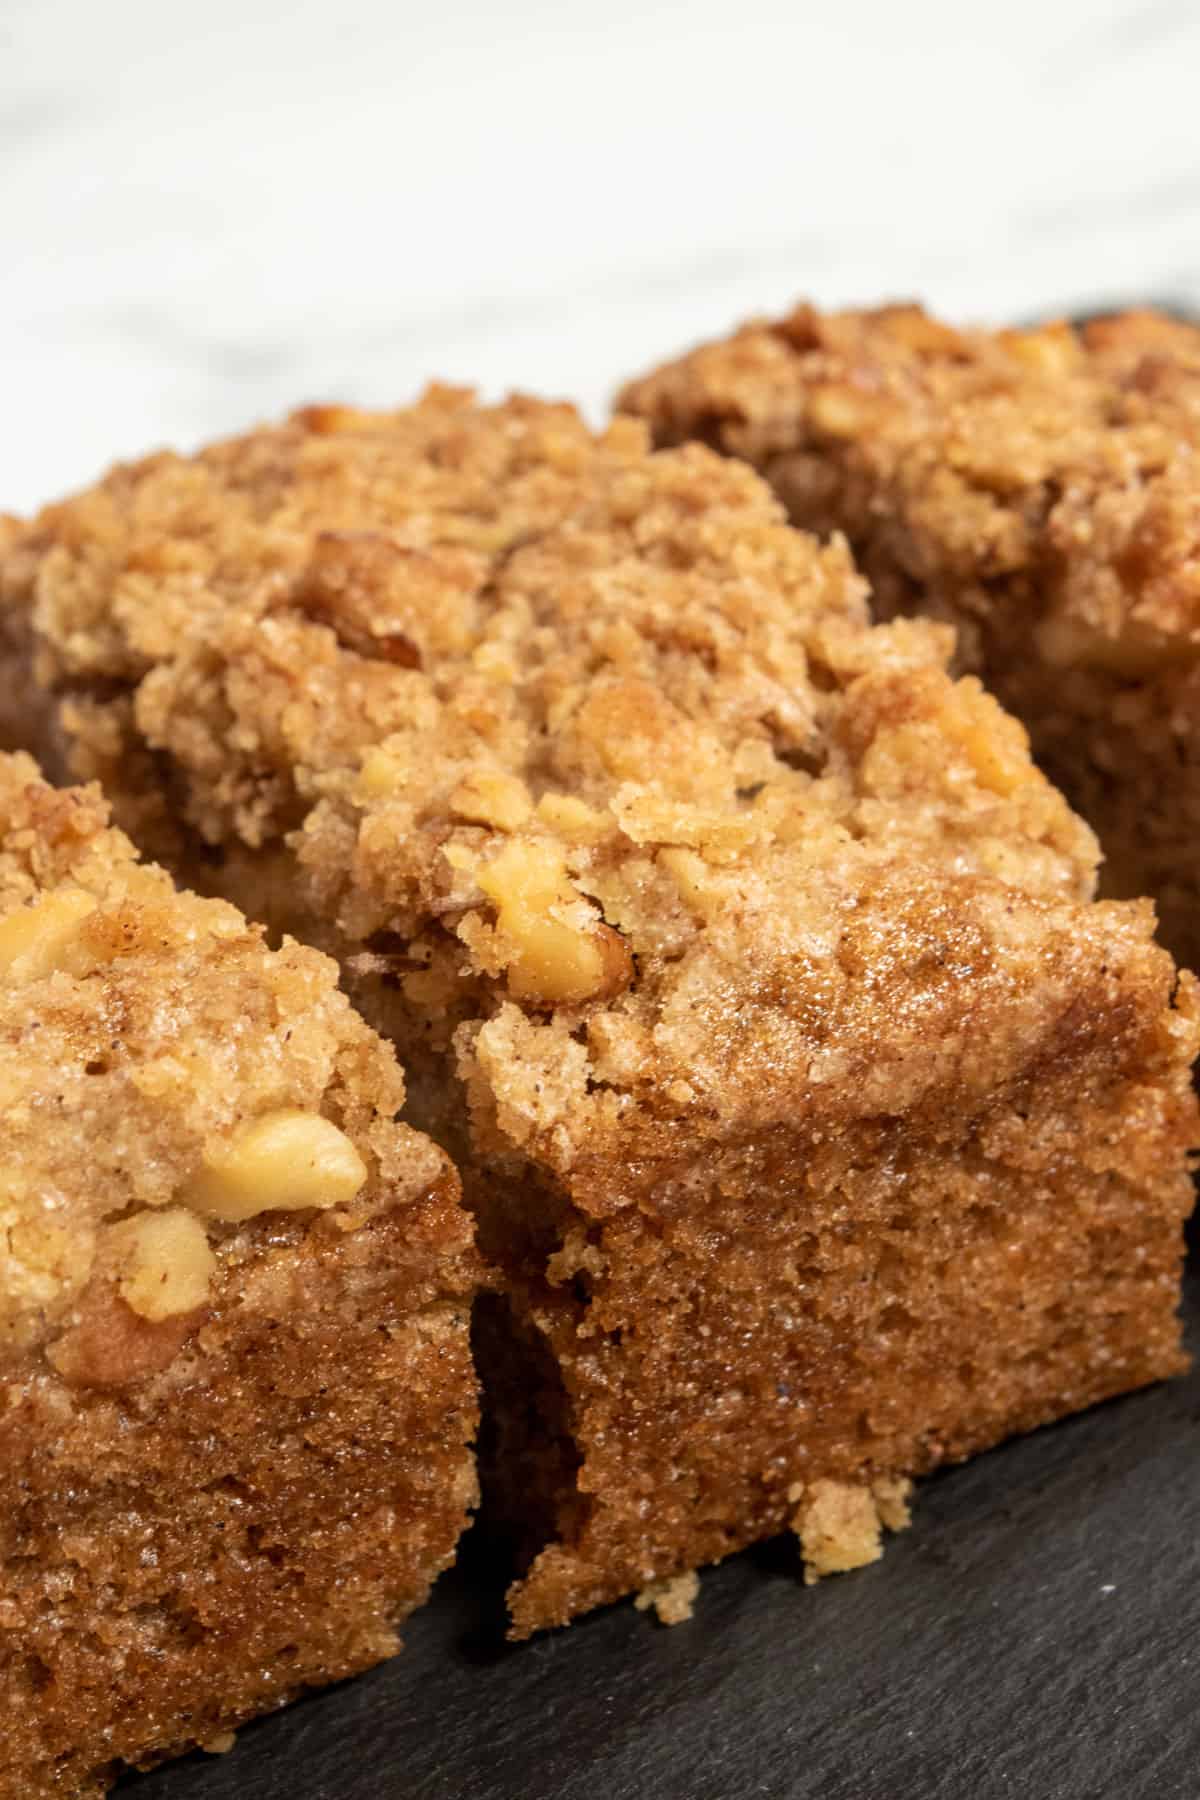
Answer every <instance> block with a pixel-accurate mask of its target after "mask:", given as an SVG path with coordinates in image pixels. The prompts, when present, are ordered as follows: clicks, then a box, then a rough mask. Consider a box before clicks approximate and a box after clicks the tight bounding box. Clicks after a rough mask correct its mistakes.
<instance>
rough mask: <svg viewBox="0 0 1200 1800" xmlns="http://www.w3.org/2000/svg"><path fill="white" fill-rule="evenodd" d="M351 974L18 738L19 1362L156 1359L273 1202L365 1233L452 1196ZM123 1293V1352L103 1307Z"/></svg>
mask: <svg viewBox="0 0 1200 1800" xmlns="http://www.w3.org/2000/svg"><path fill="white" fill-rule="evenodd" d="M336 984H337V969H336V966H335V965H334V964H333V963H332V962H331V961H330V960H329V959H328V958H327V957H324V956H321V955H320V954H318V953H317V952H316V951H313V950H308V949H305V948H302V947H300V946H299V945H296V944H292V943H288V944H285V946H284V947H283V948H282V949H281V950H278V951H271V950H269V949H268V948H267V947H266V945H265V943H264V941H263V933H262V930H261V928H260V927H257V926H251V925H247V923H246V921H245V920H244V919H243V918H242V916H241V915H240V914H239V913H237V912H236V911H235V910H234V909H233V908H232V907H231V906H227V905H226V904H225V903H224V902H222V901H220V900H204V899H200V898H198V897H197V896H196V895H194V894H189V893H180V892H177V891H176V890H175V888H174V887H173V886H172V884H171V882H170V880H169V879H168V877H167V876H166V875H165V874H164V873H163V872H162V871H161V870H160V869H157V868H154V867H152V866H147V865H143V864H141V863H139V862H138V861H137V859H136V856H135V854H134V851H133V849H132V846H131V845H130V844H129V842H128V841H127V839H125V838H124V837H123V836H122V834H121V833H120V832H119V831H116V830H114V829H112V828H111V826H110V825H109V824H108V817H107V809H106V807H105V805H104V802H103V801H102V799H101V797H100V795H99V793H98V791H97V790H96V789H94V788H85V789H80V788H76V789H67V790H60V789H55V788H52V787H50V786H48V785H47V784H46V783H45V782H44V781H43V780H41V778H40V776H39V774H38V771H37V769H36V767H35V765H34V764H33V763H32V762H31V761H30V759H29V758H28V757H26V756H21V755H17V756H5V757H0V1118H2V1120H3V1147H2V1149H0V1371H2V1370H3V1368H4V1365H5V1363H6V1362H7V1361H9V1360H10V1359H11V1358H12V1357H13V1356H14V1355H20V1354H21V1353H23V1352H28V1351H29V1350H30V1349H31V1348H34V1347H36V1346H38V1345H41V1344H45V1345H46V1346H47V1347H48V1354H49V1356H50V1359H51V1361H52V1363H54V1365H55V1366H56V1367H57V1368H58V1369H59V1371H60V1372H61V1373H65V1374H68V1375H69V1376H70V1378H72V1379H78V1380H85V1381H93V1382H99V1383H100V1384H104V1383H105V1382H107V1381H108V1380H109V1379H110V1378H112V1379H115V1378H116V1367H117V1364H118V1363H122V1362H123V1363H124V1365H125V1366H124V1369H123V1372H124V1373H126V1374H128V1373H130V1372H134V1371H133V1370H132V1369H131V1366H130V1358H131V1357H132V1358H133V1362H134V1363H136V1362H137V1359H138V1356H139V1355H140V1356H141V1358H142V1360H143V1361H144V1360H145V1356H146V1354H148V1353H151V1352H153V1351H154V1350H155V1346H154V1344H153V1342H152V1339H153V1333H148V1332H145V1331H144V1330H143V1327H144V1326H146V1325H147V1324H148V1325H163V1324H164V1323H167V1322H170V1323H176V1322H178V1321H180V1320H183V1319H190V1321H191V1322H192V1323H194V1322H195V1315H196V1313H197V1309H200V1308H203V1307H204V1305H205V1304H206V1302H207V1300H208V1298H209V1292H210V1284H211V1281H212V1277H213V1275H214V1273H215V1270H216V1266H217V1265H216V1253H217V1252H218V1251H219V1250H223V1251H224V1252H225V1253H228V1252H229V1251H230V1249H231V1248H236V1240H237V1239H238V1235H239V1233H241V1232H244V1231H245V1230H247V1229H248V1228H249V1227H250V1224H251V1222H252V1221H254V1220H256V1219H257V1218H258V1215H259V1214H261V1213H264V1212H277V1213H281V1214H282V1213H291V1212H296V1211H299V1212H300V1213H302V1214H307V1215H308V1216H309V1217H312V1216H313V1213H312V1209H314V1208H315V1209H318V1210H319V1211H321V1212H322V1213H326V1214H327V1215H328V1223H329V1228H330V1229H337V1230H338V1231H340V1232H345V1231H350V1230H353V1229H354V1227H355V1226H356V1225H358V1224H361V1223H363V1222H365V1221H366V1220H367V1219H368V1218H369V1217H371V1216H372V1214H373V1213H374V1212H376V1211H377V1210H379V1209H380V1208H382V1207H390V1206H394V1205H402V1204H404V1203H405V1202H407V1201H409V1200H417V1199H419V1198H422V1197H424V1196H426V1195H428V1194H429V1193H430V1191H431V1190H432V1189H434V1188H435V1187H438V1186H439V1184H440V1185H441V1186H443V1187H445V1188H446V1189H447V1194H448V1198H449V1200H450V1201H451V1202H452V1201H453V1197H454V1184H453V1177H452V1176H450V1175H449V1172H448V1165H447V1163H446V1159H445V1158H444V1157H443V1156H442V1154H441V1153H440V1152H439V1151H437V1150H436V1149H435V1148H434V1147H433V1145H432V1144H431V1143H429V1141H428V1140H427V1139H425V1138H423V1137H421V1136H419V1135H418V1134H417V1133H415V1132H413V1131H410V1130H409V1129H408V1128H407V1127H403V1126H397V1125H395V1124H394V1123H393V1116H394V1114H395V1113H396V1111H397V1110H398V1108H399V1107H400V1105H401V1103H402V1101H403V1096H404V1090H403V1084H402V1081H401V1078H400V1073H399V1070H398V1068H397V1066H396V1062H395V1059H394V1056H393V1055H392V1052H391V1051H390V1049H389V1048H388V1047H387V1046H386V1045H384V1044H383V1043H382V1042H381V1041H380V1040H379V1039H378V1038H376V1037H375V1035H374V1034H373V1033H372V1032H371V1031H369V1030H368V1028H367V1027H366V1026H365V1025H364V1024H363V1022H362V1021H361V1019H359V1018H358V1016H357V1015H356V1014H355V1013H354V1011H353V1010H352V1009H351V1007H350V1005H349V1003H348V1002H347V1000H346V999H345V997H344V996H343V995H342V994H341V993H339V992H338V989H337V985H336ZM453 1235H454V1234H453V1232H451V1233H450V1234H449V1237H450V1238H453ZM458 1237H459V1239H460V1240H461V1245H465V1244H466V1243H467V1241H468V1239H469V1230H468V1228H467V1226H466V1223H465V1220H464V1221H462V1222H461V1227H460V1229H459V1232H458ZM422 1260H428V1257H427V1255H426V1256H425V1257H424V1258H423V1257H422V1254H421V1253H420V1252H419V1251H415V1252H414V1265H417V1264H420V1263H421V1262H422ZM114 1295H116V1296H119V1298H120V1299H121V1301H123V1302H124V1304H125V1310H124V1311H118V1313H117V1314H116V1315H113V1314H112V1312H111V1307H109V1310H108V1312H107V1313H106V1319H107V1324H106V1334H107V1335H106V1339H105V1343H104V1345H103V1348H102V1349H101V1348H100V1347H99V1346H98V1345H97V1342H96V1341H95V1340H96V1336H97V1334H96V1333H95V1332H89V1331H84V1330H82V1324H83V1321H84V1319H85V1315H87V1316H88V1317H91V1318H92V1320H93V1323H94V1316H95V1314H96V1311H97V1308H98V1307H99V1306H100V1305H101V1302H102V1301H103V1303H104V1304H105V1306H108V1305H109V1302H110V1301H111V1299H112V1297H113V1296H114ZM85 1296H86V1299H85ZM122 1319H123V1320H124V1324H123V1325H120V1321H121V1320H122ZM118 1327H119V1328H118ZM118 1340H120V1341H118ZM133 1340H136V1341H133ZM158 1348H161V1344H160V1345H159V1346H158ZM138 1372H143V1371H138Z"/></svg>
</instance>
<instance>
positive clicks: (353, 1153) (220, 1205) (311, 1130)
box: [186, 1107, 367, 1222]
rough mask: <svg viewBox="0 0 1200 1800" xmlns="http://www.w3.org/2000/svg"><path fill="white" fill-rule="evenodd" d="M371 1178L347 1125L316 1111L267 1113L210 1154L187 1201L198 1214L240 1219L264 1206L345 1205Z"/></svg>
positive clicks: (280, 1208)
mask: <svg viewBox="0 0 1200 1800" xmlns="http://www.w3.org/2000/svg"><path fill="white" fill-rule="evenodd" d="M366 1179H367V1170H366V1165H365V1164H364V1162H363V1159H362V1157H361V1156H360V1155H359V1154H358V1151H357V1150H356V1149H355V1148H354V1145H353V1144H352V1143H351V1142H350V1139H349V1138H348V1137H347V1136H346V1134H345V1132H344V1131H340V1130H339V1129H338V1127H337V1126H336V1125H334V1124H333V1123H332V1121H331V1120H329V1119H325V1118H322V1117H321V1115H320V1114H319V1113H308V1112H302V1111H300V1110H298V1109H297V1108H295V1107H282V1108H280V1110H279V1111H277V1112H269V1113H264V1114H263V1115H262V1117H261V1118H257V1119H252V1120H250V1121H249V1122H248V1123H247V1124H245V1125H242V1126H240V1127H239V1128H238V1130H237V1131H235V1132H234V1134H233V1136H232V1137H231V1138H229V1139H228V1140H227V1141H226V1142H225V1143H223V1144H220V1145H217V1146H214V1147H213V1148H212V1149H209V1150H207V1151H206V1152H205V1156H204V1167H203V1168H202V1169H201V1171H200V1173H199V1174H198V1175H197V1176H196V1178H195V1179H194V1181H193V1182H192V1184H191V1187H190V1189H189V1191H188V1193H187V1196H186V1199H187V1202H188V1204H189V1205H190V1206H192V1207H193V1208H194V1209H195V1210H196V1211H197V1212H202V1213H208V1214H210V1215H211V1216H212V1217H213V1218H216V1219H226V1220H230V1221H234V1222H236V1221H240V1220H242V1219H252V1218H254V1217H255V1216H256V1215H257V1214H259V1213H264V1212H299V1211H301V1210H302V1209H303V1208H305V1207H310V1206H315V1207H321V1208H327V1207H331V1206H344V1205H347V1204H348V1203H349V1202H350V1201H351V1200H353V1199H354V1197H355V1195H356V1194H357V1193H358V1191H359V1189H360V1188H361V1187H362V1185H363V1183H364V1182H365V1181H366Z"/></svg>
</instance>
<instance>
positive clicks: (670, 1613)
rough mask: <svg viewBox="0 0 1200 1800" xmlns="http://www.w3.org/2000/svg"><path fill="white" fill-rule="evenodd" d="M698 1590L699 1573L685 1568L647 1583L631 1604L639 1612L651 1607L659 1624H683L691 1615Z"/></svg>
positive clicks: (647, 1610) (646, 1610)
mask: <svg viewBox="0 0 1200 1800" xmlns="http://www.w3.org/2000/svg"><path fill="white" fill-rule="evenodd" d="M699 1592H700V1577H699V1575H697V1573H696V1571H695V1569H687V1570H685V1571H684V1573H683V1574H682V1575H669V1576H668V1577H667V1578H666V1579H665V1580H663V1581H651V1582H649V1583H647V1585H646V1586H645V1587H644V1588H643V1589H642V1591H641V1593H640V1594H638V1596H637V1598H636V1599H635V1600H634V1603H633V1604H634V1605H635V1606H636V1607H637V1609H638V1611H639V1612H649V1610H650V1608H651V1607H653V1608H654V1610H655V1612H656V1613H657V1614H658V1622H659V1624H660V1625H683V1624H684V1623H685V1622H686V1621H687V1620H688V1619H690V1618H691V1616H692V1608H693V1606H694V1605H695V1601H696V1597H697V1595H698V1594H699Z"/></svg>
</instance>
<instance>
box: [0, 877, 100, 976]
mask: <svg viewBox="0 0 1200 1800" xmlns="http://www.w3.org/2000/svg"><path fill="white" fill-rule="evenodd" d="M95 910H96V900H95V896H94V895H92V894H89V893H87V892H86V891H85V890H84V889H83V888H73V887H61V888H55V889H54V890H53V891H52V892H50V893H47V894H42V895H41V896H40V897H39V898H38V899H36V900H34V901H33V902H32V903H31V904H30V905H28V906H23V907H21V908H20V909H19V911H17V912H12V913H9V914H8V916H7V918H4V919H0V973H3V974H5V975H7V976H8V977H9V979H10V980H12V981H39V980H41V979H42V977H43V976H46V975H50V974H53V973H54V971H55V970H63V971H65V972H66V973H67V974H71V975H82V974H84V973H86V971H87V968H88V966H89V964H90V962H91V958H90V956H89V954H88V952H87V950H86V948H85V946H84V945H83V944H82V943H81V942H80V937H79V927H80V925H81V924H82V922H83V920H84V919H86V918H87V916H88V914H89V913H92V912H95Z"/></svg>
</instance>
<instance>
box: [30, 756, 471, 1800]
mask: <svg viewBox="0 0 1200 1800" xmlns="http://www.w3.org/2000/svg"><path fill="white" fill-rule="evenodd" d="M336 984H337V971H336V968H335V967H334V965H333V964H332V963H331V962H330V961H329V960H328V959H327V958H325V957H323V956H320V955H318V954H317V953H316V952H315V951H312V950H309V949H303V948H301V947H300V946H299V945H296V944H293V943H288V944H285V945H284V946H283V948H282V949H279V950H274V951H273V950H269V949H268V948H267V947H266V945H265V943H264V941H263V934H262V931H261V929H260V928H258V927H254V926H248V925H247V924H246V922H245V920H244V919H243V918H242V917H241V915H240V914H239V913H237V912H235V911H234V909H233V908H232V907H231V906H228V905H226V904H225V903H224V902H222V901H219V900H211V899H199V898H197V897H196V896H195V895H194V894H188V893H180V892H177V891H176V889H175V888H174V887H173V886H172V884H171V882H170V880H169V879H168V877H167V876H166V875H165V874H164V873H163V872H162V871H161V870H159V869H156V868H153V867H151V866H148V865H145V864H142V863H139V862H138V861H137V860H136V858H135V856H134V853H133V850H132V848H131V846H130V845H129V843H128V841H127V840H126V839H125V838H124V837H123V836H122V834H121V833H120V832H119V831H116V830H114V829H112V828H111V827H110V826H109V824H108V820H107V812H106V808H105V806H104V804H103V802H102V800H101V798H100V796H99V794H98V792H97V791H96V790H95V789H94V788H84V789H78V788H77V789H68V790H57V789H54V788H52V787H49V786H48V785H46V783H45V782H43V781H42V780H41V779H40V778H39V776H38V773H37V770H36V768H35V766H34V764H33V763H32V762H31V761H30V760H29V758H28V757H25V756H6V757H2V758H0V1119H2V1121H3V1136H2V1146H0V1717H2V1719H3V1728H2V1729H0V1795H3V1796H4V1800H32V1797H36V1796H42V1795H46V1796H49V1795H54V1796H76V1795H77V1796H87V1795H96V1794H100V1793H101V1792H103V1790H104V1789H105V1788H106V1787H107V1786H108V1785H109V1784H110V1783H111V1781H113V1780H114V1779H115V1778H116V1776H117V1774H118V1773H119V1772H120V1771H121V1769H122V1768H124V1767H125V1766H127V1765H129V1764H136V1765H144V1764H147V1763H152V1762H156V1761H158V1760H160V1759H161V1758H163V1757H167V1756H171V1755H174V1754H177V1753H179V1752H181V1751H183V1750H187V1749H190V1748H193V1747H194V1746H196V1745H197V1744H201V1745H205V1746H206V1747H209V1748H227V1747H228V1745H229V1744H230V1743H231V1742H232V1737H231V1733H232V1730H233V1728H235V1727H236V1726H238V1725H240V1724H241V1723H242V1721H243V1720H245V1719H248V1718H250V1717H251V1716H252V1715H254V1714H256V1713H260V1712H262V1711H264V1710H266V1709H268V1708H270V1707H274V1706H278V1705H280V1704H281V1703H282V1702H283V1701H285V1700H287V1699H288V1698H289V1697H290V1696H292V1695H294V1694H296V1693H298V1692H299V1691H300V1690H301V1689H302V1688H304V1687H306V1686H309V1685H310V1684H312V1683H315V1682H324V1681H331V1680H334V1679H336V1678H338V1677H340V1676H344V1675H350V1674H352V1673H354V1672H355V1671H356V1670H359V1669H363V1668H366V1667H367V1666H368V1665H370V1664H372V1663H375V1662H377V1661H378V1660H379V1659H380V1658H381V1657H385V1656H389V1655H391V1654H392V1652H393V1651H394V1650H395V1649H396V1648H397V1644H398V1640H397V1636H396V1627H397V1624H398V1623H399V1622H400V1621H401V1620H402V1619H403V1618H404V1616H405V1614H406V1613H408V1612H409V1611H410V1610H411V1609H412V1608H413V1607H414V1606H416V1605H417V1604H418V1603H419V1602H420V1601H421V1600H422V1599H423V1598H424V1597H425V1594H426V1593H427V1591H428V1589H429V1586H430V1583H431V1582H432V1580H433V1578H434V1576H435V1575H436V1574H437V1573H438V1572H439V1571H440V1570H441V1569H443V1568H444V1567H445V1566H446V1564H447V1563H448V1562H449V1561H450V1559H451V1557H452V1555H453V1552H454V1547H455V1544H456V1542H457V1539H458V1536H459V1534H460V1532H461V1530H462V1528H463V1526H464V1523H465V1521H466V1518H467V1514H468V1510H469V1508H470V1507H471V1505H472V1503H473V1501H474V1499H475V1493H476V1484H475V1470H474V1459H473V1455H472V1451H471V1447H470V1439H471V1438H472V1437H473V1435H474V1428H475V1424H476V1418H477V1404H476V1390H475V1381H474V1375H473V1371H472V1366H471V1358H470V1345H469V1310H470V1299H471V1295H472V1291H473V1288H474V1286H475V1280H476V1260H475V1252H474V1250H473V1247H472V1238H471V1227H470V1221H469V1219H468V1217H467V1215H466V1214H465V1213H464V1212H463V1211H462V1209H461V1206H460V1205H459V1186H458V1181H457V1178H456V1176H455V1174H454V1172H453V1170H452V1169H451V1167H450V1165H449V1163H448V1162H447V1159H446V1157H445V1156H444V1155H443V1153H442V1152H441V1151H440V1150H438V1149H436V1148H435V1146H434V1145H433V1144H431V1143H430V1142H429V1140H428V1139H427V1138H423V1137H421V1136H420V1135H418V1133H416V1132H414V1131H412V1130H410V1129H409V1128H408V1127H406V1126H403V1125H399V1124H397V1123H396V1122H395V1114H396V1111H397V1109H398V1107H399V1106H400V1104H401V1102H402V1099H403V1086H402V1082H401V1078H400V1073H399V1070H398V1068H397V1066H396V1062H395V1059H394V1056H393V1054H392V1052H391V1050H390V1049H389V1048H388V1047H387V1046H386V1045H384V1044H382V1043H381V1042H380V1041H379V1039H378V1038H377V1037H375V1035H374V1034H373V1033H372V1032H371V1031H370V1030H368V1028H367V1027H366V1026H365V1025H364V1024H363V1022H362V1021H361V1019H359V1018H358V1017H357V1016H356V1015H355V1013H354V1012H353V1011H352V1010H351V1008H350V1005H349V1003H348V1002H347V1000H346V999H345V997H344V996H343V995H342V994H341V993H340V992H339V991H338V988H337V985H336Z"/></svg>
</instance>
